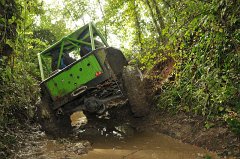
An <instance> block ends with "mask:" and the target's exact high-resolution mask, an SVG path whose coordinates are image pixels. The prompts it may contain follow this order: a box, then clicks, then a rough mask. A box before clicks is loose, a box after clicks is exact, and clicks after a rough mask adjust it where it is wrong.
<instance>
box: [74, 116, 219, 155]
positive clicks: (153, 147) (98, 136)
mask: <svg viewBox="0 0 240 159" xmlns="http://www.w3.org/2000/svg"><path fill="white" fill-rule="evenodd" d="M84 119H85V116H84V115H83V114H82V113H81V112H80V113H79V112H78V113H76V114H74V115H73V116H72V125H77V124H78V123H79V121H80V122H82V123H84V122H83V121H84ZM110 130H111V131H113V132H112V133H111V132H108V131H107V128H106V127H103V128H102V129H99V128H98V132H99V133H97V132H94V131H96V130H94V129H89V130H88V131H91V133H89V134H88V137H87V139H88V140H89V141H90V142H91V143H92V148H93V149H92V150H91V151H89V152H88V154H86V155H83V156H81V157H79V158H83V159H96V158H97V159H195V158H206V157H207V156H211V158H216V155H215V154H213V153H211V152H208V151H206V150H204V149H201V148H199V147H196V146H192V145H189V144H184V143H181V142H180V141H178V140H175V139H173V138H170V137H168V136H166V135H163V134H160V133H156V132H149V131H148V132H141V133H139V132H136V131H135V130H134V129H133V128H132V127H131V126H129V125H122V126H118V127H115V130H113V129H110ZM86 131H87V130H86ZM103 132H104V133H103ZM121 132H122V133H121ZM93 134H94V135H93ZM85 137H86V136H85Z"/></svg>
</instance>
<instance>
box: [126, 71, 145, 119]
mask: <svg viewBox="0 0 240 159" xmlns="http://www.w3.org/2000/svg"><path fill="white" fill-rule="evenodd" d="M123 85H124V90H125V94H126V96H127V98H128V101H129V104H130V107H131V111H132V113H133V115H134V116H135V117H143V116H146V115H147V114H148V113H149V105H148V102H147V98H146V92H145V89H144V88H145V87H144V82H143V77H142V74H141V72H140V70H139V69H138V68H137V67H134V66H126V67H125V68H124V69H123Z"/></svg>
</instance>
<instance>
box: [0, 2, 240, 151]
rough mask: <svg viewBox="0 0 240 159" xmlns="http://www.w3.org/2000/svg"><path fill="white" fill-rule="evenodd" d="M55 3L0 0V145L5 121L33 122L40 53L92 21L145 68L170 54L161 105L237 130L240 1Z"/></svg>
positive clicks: (9, 140) (7, 139)
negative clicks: (172, 64)
mask: <svg viewBox="0 0 240 159" xmlns="http://www.w3.org/2000/svg"><path fill="white" fill-rule="evenodd" d="M56 1H57V3H56ZM56 1H54V0H52V1H44V0H31V1H30V0H0V131H1V132H0V134H3V135H1V136H0V138H1V139H0V141H1V142H0V149H1V150H2V149H7V146H6V145H9V144H12V145H13V144H14V141H15V136H14V135H11V134H9V133H8V134H6V131H7V130H8V128H9V127H12V126H16V125H20V124H18V123H23V122H26V121H29V122H31V121H32V120H33V117H34V111H35V103H36V101H37V99H38V97H39V95H38V92H39V88H38V84H39V82H40V73H39V69H38V62H37V53H39V52H40V51H41V50H43V49H44V48H46V47H47V46H49V45H51V44H53V43H54V42H56V41H57V40H59V39H60V38H61V37H62V36H64V35H66V34H68V33H70V32H71V31H73V30H75V29H77V28H79V27H81V26H82V25H83V24H86V23H88V22H90V21H93V22H94V23H95V24H96V25H97V27H98V28H100V29H101V31H102V32H103V34H104V36H105V37H106V39H107V40H108V42H109V43H110V44H112V45H115V46H116V47H119V48H121V50H123V52H124V53H125V54H126V56H127V57H128V58H129V59H130V60H131V61H132V62H133V63H136V64H138V65H139V66H140V67H141V69H142V70H143V71H144V72H147V71H148V70H151V69H152V68H153V67H154V65H156V64H157V63H159V62H161V61H163V60H165V59H167V58H169V57H171V58H172V59H174V61H175V64H174V69H173V72H172V73H171V77H172V79H171V80H167V81H165V83H164V84H163V85H162V86H161V91H160V95H158V96H156V97H155V98H154V100H156V103H157V107H158V108H159V109H160V110H161V111H163V110H164V111H167V112H170V113H178V112H179V111H184V112H187V113H189V114H192V115H200V116H203V117H204V118H205V120H206V122H205V123H206V127H207V128H208V127H211V126H212V123H211V121H212V120H214V121H219V122H222V123H223V124H226V125H228V126H229V128H230V129H231V130H232V131H233V132H235V133H236V134H238V135H240V16H239V15H240V1H239V0H179V1H176V0H90V1H87V0H80V1H79V0H64V1H63V0H62V1H61V0H56ZM51 2H52V3H51ZM149 78H150V79H154V78H162V77H160V76H159V75H156V76H154V77H149ZM9 153H10V152H9Z"/></svg>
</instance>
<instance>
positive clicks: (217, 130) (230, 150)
mask: <svg viewBox="0 0 240 159" xmlns="http://www.w3.org/2000/svg"><path fill="white" fill-rule="evenodd" d="M205 124H206V123H205V119H203V118H202V117H200V116H190V115H188V114H186V113H183V112H181V113H177V114H169V113H165V112H161V110H156V109H153V110H152V111H151V114H150V116H149V117H147V118H146V119H145V120H144V122H143V124H141V125H139V127H138V128H139V129H140V130H142V131H145V130H146V129H147V128H149V127H151V131H156V132H160V133H163V134H166V135H169V136H171V137H173V138H176V139H179V140H181V141H182V142H184V143H190V144H192V145H196V146H199V147H202V148H204V149H207V150H210V151H214V152H216V153H217V154H218V155H219V156H221V157H224V158H240V141H239V138H238V137H237V136H236V135H234V134H233V133H232V132H231V131H230V130H229V128H228V127H227V126H226V123H224V122H219V121H218V122H214V121H212V123H211V124H212V126H211V127H210V128H208V129H207V128H206V126H205Z"/></svg>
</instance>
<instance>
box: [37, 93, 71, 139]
mask: <svg viewBox="0 0 240 159" xmlns="http://www.w3.org/2000/svg"><path fill="white" fill-rule="evenodd" d="M36 106H37V112H36V115H37V120H38V122H39V124H40V125H41V129H42V130H43V131H45V133H46V134H47V135H51V136H55V137H57V136H66V135H67V134H69V133H70V132H71V130H72V127H71V119H70V115H59V116H56V115H55V113H54V111H53V110H52V109H51V108H50V106H51V103H50V101H49V99H47V98H46V97H43V98H42V99H41V100H39V101H38V102H37V104H36Z"/></svg>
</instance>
